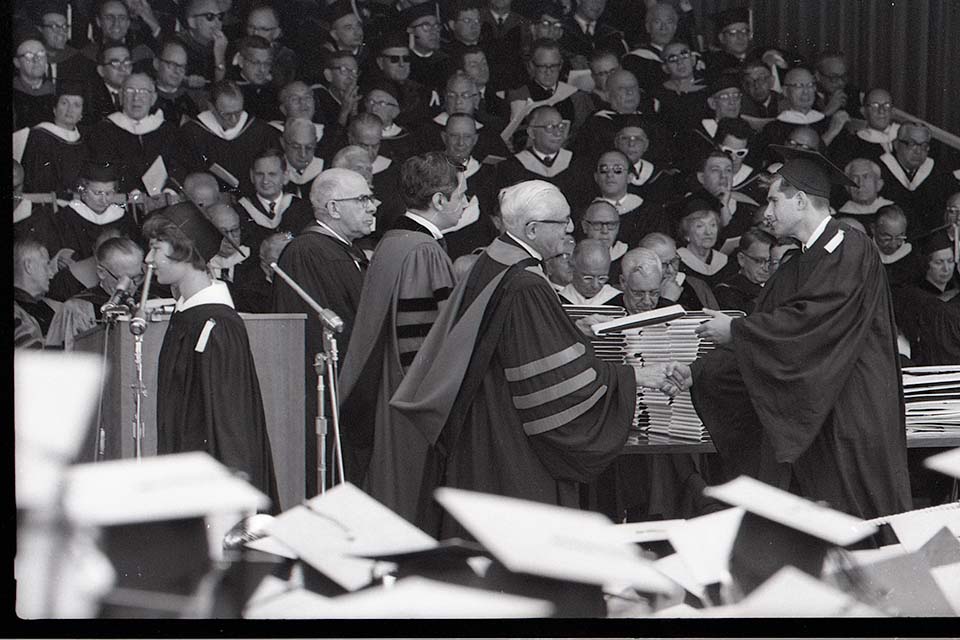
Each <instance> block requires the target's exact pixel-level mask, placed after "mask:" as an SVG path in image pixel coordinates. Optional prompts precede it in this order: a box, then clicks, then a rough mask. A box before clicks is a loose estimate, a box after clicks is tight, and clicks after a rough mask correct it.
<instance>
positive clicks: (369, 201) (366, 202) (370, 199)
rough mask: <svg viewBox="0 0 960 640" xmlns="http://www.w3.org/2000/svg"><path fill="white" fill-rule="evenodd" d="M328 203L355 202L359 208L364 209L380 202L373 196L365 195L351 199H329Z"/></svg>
mask: <svg viewBox="0 0 960 640" xmlns="http://www.w3.org/2000/svg"><path fill="white" fill-rule="evenodd" d="M328 202H356V203H358V204H359V205H360V206H361V207H363V208H364V209H366V208H367V207H369V206H370V205H378V204H380V201H379V200H377V199H376V198H375V197H374V196H373V194H369V193H365V194H363V195H361V196H353V197H352V198H330V200H328Z"/></svg>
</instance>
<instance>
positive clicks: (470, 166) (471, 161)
mask: <svg viewBox="0 0 960 640" xmlns="http://www.w3.org/2000/svg"><path fill="white" fill-rule="evenodd" d="M477 171H480V163H479V162H477V160H476V158H474V157H473V156H470V157H469V158H467V168H466V170H465V171H464V172H463V178H464V179H465V180H466V179H467V178H470V177H472V176H473V174H475V173H476V172H477Z"/></svg>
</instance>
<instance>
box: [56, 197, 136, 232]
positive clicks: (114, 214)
mask: <svg viewBox="0 0 960 640" xmlns="http://www.w3.org/2000/svg"><path fill="white" fill-rule="evenodd" d="M69 207H70V208H71V209H73V210H74V211H75V212H76V213H77V215H79V216H80V217H81V218H83V219H84V220H86V221H87V222H92V223H93V224H95V225H97V226H103V225H105V224H110V223H111V222H116V221H117V220H119V219H120V218H122V217H123V214H124V210H123V208H121V207H120V206H119V205H116V204H111V205H110V206H109V207H107V208H106V209H105V210H104V211H103V213H97V212H95V211H94V210H93V209H91V208H90V207H88V206H87V205H86V204H85V203H84V202H83V201H82V200H71V201H70V204H69Z"/></svg>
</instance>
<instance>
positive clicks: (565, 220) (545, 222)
mask: <svg viewBox="0 0 960 640" xmlns="http://www.w3.org/2000/svg"><path fill="white" fill-rule="evenodd" d="M534 222H542V223H543V224H560V225H563V226H564V227H567V226H569V225H570V224H571V223H572V222H573V220H571V219H570V216H567V217H566V218H564V219H563V220H530V221H529V222H527V224H532V223H534Z"/></svg>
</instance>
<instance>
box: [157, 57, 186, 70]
mask: <svg viewBox="0 0 960 640" xmlns="http://www.w3.org/2000/svg"><path fill="white" fill-rule="evenodd" d="M160 62H162V63H163V64H165V65H167V66H168V67H172V68H173V69H174V70H175V71H186V70H187V65H185V64H180V63H179V62H175V61H173V60H167V59H166V58H160Z"/></svg>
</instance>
